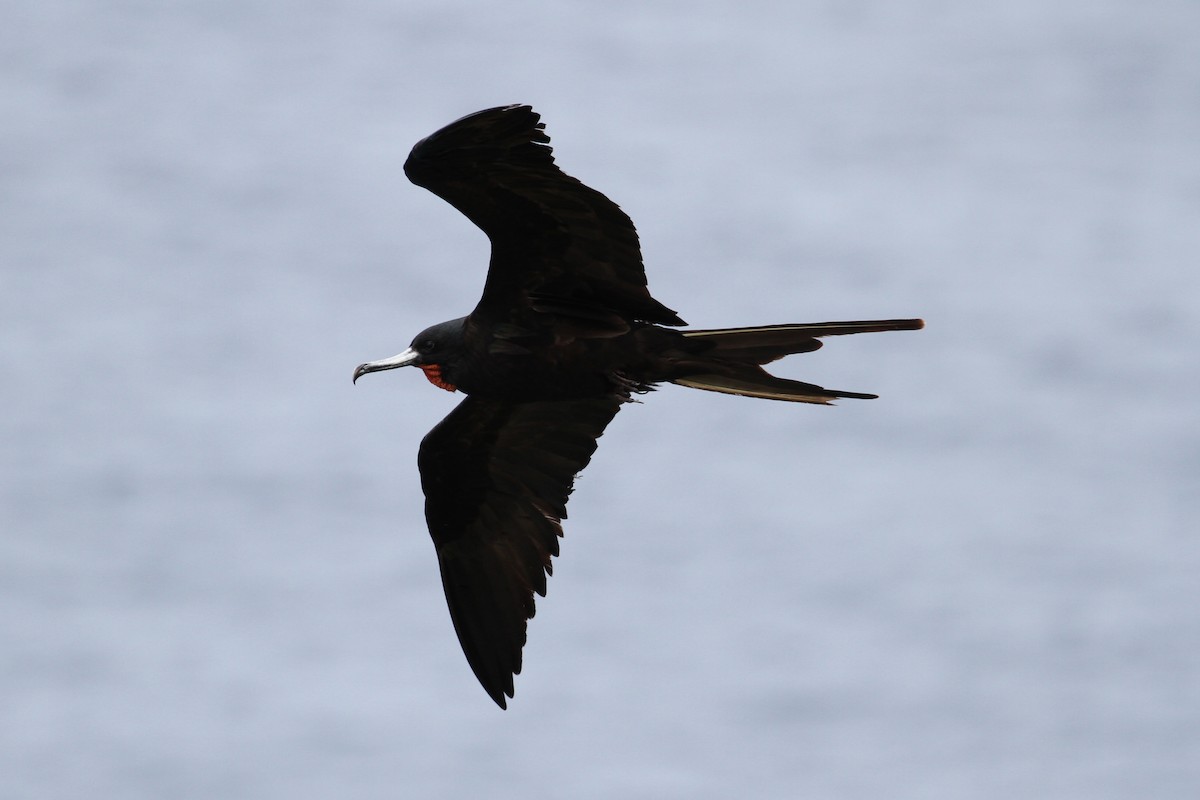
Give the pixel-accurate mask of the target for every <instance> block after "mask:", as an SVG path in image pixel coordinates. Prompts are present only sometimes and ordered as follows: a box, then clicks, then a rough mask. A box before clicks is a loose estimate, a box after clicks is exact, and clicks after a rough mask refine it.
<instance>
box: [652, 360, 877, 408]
mask: <svg viewBox="0 0 1200 800" xmlns="http://www.w3.org/2000/svg"><path fill="white" fill-rule="evenodd" d="M750 370H754V371H755V372H757V373H758V374H754V372H750ZM672 383H677V384H679V385H680V386H689V387H691V388H693V389H704V390H706V391H710V392H722V393H723V394H740V395H742V396H744V397H761V398H763V399H764V400H787V401H790V402H793V403H819V404H821V405H829V404H830V403H831V402H832V401H834V400H836V399H837V398H839V397H851V398H855V399H857V400H874V399H875V398H876V397H878V396H879V395H877V394H863V393H862V392H843V391H839V390H837V389H826V388H824V387H822V386H817V385H816V384H815V383H804V382H803V381H793V380H788V379H787V378H777V377H775V376H774V375H772V374H771V373H769V372H767V371H766V370H764V369H762V368H761V367H748V368H747V369H746V371H745V372H744V373H743V374H741V375H718V374H715V373H710V374H707V375H689V376H687V377H686V378H676V379H675V380H674V381H672Z"/></svg>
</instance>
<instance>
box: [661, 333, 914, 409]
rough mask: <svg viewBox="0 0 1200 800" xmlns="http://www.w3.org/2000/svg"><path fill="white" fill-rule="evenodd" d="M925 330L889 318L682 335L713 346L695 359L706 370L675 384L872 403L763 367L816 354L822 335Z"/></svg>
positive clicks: (770, 397)
mask: <svg viewBox="0 0 1200 800" xmlns="http://www.w3.org/2000/svg"><path fill="white" fill-rule="evenodd" d="M923 327H925V323H924V322H923V321H922V320H919V319H885V320H866V321H856V322H817V323H811V324H804V325H764V326H760V327H754V328H721V329H713V330H699V331H680V333H681V334H682V335H683V336H685V337H689V338H698V339H700V340H701V341H702V342H703V343H704V344H706V345H709V347H708V348H707V349H705V350H703V352H702V354H701V353H697V354H695V355H693V357H692V358H696V356H700V359H703V366H702V367H701V366H700V365H699V364H698V365H697V366H698V367H700V368H697V369H696V370H695V371H694V372H692V371H689V372H688V374H686V375H683V376H681V377H678V378H675V379H673V381H672V382H673V383H677V384H679V385H680V386H690V387H692V388H694V389H704V390H706V391H710V392H723V393H725V394H740V395H745V396H747V397H761V398H765V399H768V400H787V401H791V402H795V403H821V404H828V403H830V402H831V401H832V400H834V399H837V398H839V397H848V398H855V399H861V400H871V399H873V398H875V397H878V395H874V394H864V393H862V392H846V391H841V390H838V389H826V388H824V387H821V386H817V385H816V384H812V383H804V382H802V381H793V380H789V379H787V378H778V377H776V376H774V375H772V374H771V373H769V372H767V371H766V370H764V369H763V368H762V366H761V365H762V364H769V363H770V362H772V361H775V360H777V359H780V358H783V357H784V356H787V355H792V354H794V353H808V352H811V351H813V350H816V349H818V348H819V347H820V346H821V341H820V338H819V337H822V336H842V335H846V334H851V333H877V332H883V331H913V330H920V329H921V328H923ZM700 359H696V360H697V361H699V360H700ZM688 360H691V359H688Z"/></svg>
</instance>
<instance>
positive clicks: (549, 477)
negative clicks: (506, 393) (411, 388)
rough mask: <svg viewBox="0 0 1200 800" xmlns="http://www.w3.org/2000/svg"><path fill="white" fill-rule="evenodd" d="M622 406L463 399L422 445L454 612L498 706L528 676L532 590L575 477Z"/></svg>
mask: <svg viewBox="0 0 1200 800" xmlns="http://www.w3.org/2000/svg"><path fill="white" fill-rule="evenodd" d="M620 405H621V401H620V400H619V399H617V398H589V399H583V400H563V401H536V402H523V403H521V402H512V401H501V400H490V399H481V398H477V397H468V398H466V399H465V400H463V402H462V403H460V404H459V405H458V407H457V408H455V409H454V411H452V412H451V413H450V415H449V416H447V417H446V419H444V420H442V422H441V423H439V424H438V425H437V426H436V427H435V428H434V429H433V430H432V431H430V432H429V434H428V435H427V436H426V437H425V439H424V441H422V442H421V449H420V453H419V455H418V465H419V466H420V470H421V486H422V488H423V489H424V491H425V517H426V520H427V521H428V523H429V531H430V534H431V535H432V537H433V541H434V545H435V546H436V548H437V555H438V563H439V565H440V568H441V574H442V585H443V588H444V589H445V591H446V602H447V605H448V606H449V608H450V618H451V620H452V621H453V622H454V630H455V631H456V632H457V634H458V639H459V642H460V643H461V644H462V648H463V653H464V654H465V655H466V657H467V662H468V663H469V664H470V665H471V669H472V670H473V671H474V672H475V676H476V677H477V678H478V679H479V682H480V683H481V684H482V685H483V688H484V689H485V690H486V691H487V693H488V694H489V695H491V697H492V699H493V700H495V701H496V703H498V704H499V705H500V707H501V708H504V707H505V706H506V700H505V696H508V697H512V695H513V676H514V675H515V674H517V673H519V672H520V671H521V649H522V648H523V647H524V645H525V636H526V627H527V621H528V620H529V619H530V618H531V617H533V615H534V611H535V605H534V593H537V594H540V595H543V596H545V594H546V577H547V576H548V575H549V574H550V573H551V571H552V565H551V561H550V559H551V557H552V556H557V555H558V552H559V548H558V539H559V537H560V536H562V525H561V521H562V520H563V519H565V518H566V516H567V511H566V505H567V498H568V496H569V495H570V494H571V490H572V488H573V486H574V481H575V476H576V475H577V474H578V473H579V472H580V471H581V470H582V469H583V468H584V467H585V466H587V463H588V461H590V460H591V457H592V453H594V452H595V450H596V439H597V438H598V437H599V436H600V435H601V434H602V433H603V432H604V428H605V427H606V426H607V425H608V423H609V422H610V421H611V420H612V418H613V417H614V416H615V415H616V413H617V410H618V409H619V408H620Z"/></svg>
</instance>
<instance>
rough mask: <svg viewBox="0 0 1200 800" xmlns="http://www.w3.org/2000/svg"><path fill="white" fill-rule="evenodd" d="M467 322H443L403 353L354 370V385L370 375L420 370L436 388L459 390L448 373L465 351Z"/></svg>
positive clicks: (426, 332) (370, 362) (462, 320)
mask: <svg viewBox="0 0 1200 800" xmlns="http://www.w3.org/2000/svg"><path fill="white" fill-rule="evenodd" d="M465 322H466V318H465V317H463V318H462V319H452V320H450V321H449V322H440V323H438V324H437V325H434V326H432V327H429V328H426V329H425V330H423V331H421V332H420V333H418V334H417V335H416V337H415V338H414V339H413V340H412V344H411V345H409V346H408V349H407V350H405V351H404V352H403V353H399V354H397V355H394V356H392V357H391V358H385V359H382V360H380V361H368V362H367V363H366V364H359V365H358V368H357V369H355V370H354V382H355V383H357V382H358V379H359V378H361V377H362V376H363V375H366V374H367V373H368V372H381V371H383V370H385V369H395V368H396V367H420V369H421V371H422V372H424V373H425V377H426V378H428V379H429V382H430V383H432V384H433V385H434V386H436V387H438V388H439V389H445V390H446V391H448V392H453V391H455V390H456V389H457V388H458V387H457V386H455V385H454V384H453V383H451V382H450V381H449V380H448V379H447V377H446V375H445V370H446V369H447V367H448V365H450V364H451V363H453V362H454V361H455V360H456V359H455V356H456V355H457V354H458V352H459V351H460V350H461V348H462V344H463V328H464V324H465Z"/></svg>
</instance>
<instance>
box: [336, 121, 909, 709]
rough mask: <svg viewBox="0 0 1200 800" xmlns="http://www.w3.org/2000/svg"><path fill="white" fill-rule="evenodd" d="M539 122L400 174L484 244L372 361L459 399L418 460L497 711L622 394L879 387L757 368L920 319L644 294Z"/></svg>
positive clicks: (446, 150)
mask: <svg viewBox="0 0 1200 800" xmlns="http://www.w3.org/2000/svg"><path fill="white" fill-rule="evenodd" d="M549 142H550V138H549V136H547V135H546V132H545V129H544V125H543V123H542V122H541V121H540V116H539V115H538V114H536V113H535V112H534V111H533V109H532V108H530V107H529V106H527V105H510V106H503V107H499V108H491V109H487V110H484V111H479V112H477V113H475V114H471V115H469V116H466V117H463V118H462V119H460V120H458V121H457V122H453V123H451V124H450V125H447V126H446V127H444V128H442V129H441V130H439V131H437V132H436V133H434V134H432V135H430V136H428V137H427V138H425V139H423V140H421V141H420V142H418V143H417V144H416V146H415V147H413V150H412V153H411V154H410V155H409V157H408V160H407V161H406V162H405V164H404V174H405V175H407V176H408V178H409V180H411V181H412V182H413V183H415V184H416V185H418V186H423V187H425V188H426V189H428V190H429V191H431V192H433V193H434V194H436V195H437V196H438V197H441V198H442V199H443V200H445V201H446V202H448V203H450V205H452V206H454V207H455V208H457V209H458V210H459V211H460V212H462V213H463V214H465V215H466V216H467V218H468V219H470V220H471V221H472V222H473V223H475V224H476V225H477V226H479V227H480V228H481V229H482V230H483V232H484V233H486V234H487V236H488V238H489V239H490V240H491V263H490V264H489V266H488V273H487V279H486V281H485V283H484V286H483V296H482V297H481V298H480V300H479V303H478V305H476V306H475V309H474V310H473V311H472V312H471V313H470V314H468V315H467V316H465V317H460V318H458V319H453V320H450V321H448V322H442V323H439V324H437V325H434V326H432V327H430V328H427V329H425V330H423V331H421V333H419V334H417V336H416V338H414V339H413V340H412V344H411V345H410V346H409V347H408V349H406V350H405V351H404V352H402V353H400V354H399V355H396V356H393V357H391V358H385V359H383V360H380V361H370V362H367V363H365V364H362V365H360V366H359V367H358V368H357V369H355V370H354V380H355V381H357V380H358V379H359V378H360V377H362V376H363V375H365V374H367V373H368V372H379V371H381V370H388V369H395V368H397V367H405V366H414V367H418V368H419V369H421V370H422V371H423V372H424V373H425V377H426V378H428V379H429V382H430V383H432V384H433V385H434V386H437V387H439V388H441V389H445V390H447V391H450V392H454V391H460V392H462V393H463V394H464V395H465V396H466V397H465V399H464V400H463V401H462V402H461V403H459V405H458V406H457V407H456V408H455V409H454V410H453V411H451V412H450V414H449V416H447V417H446V418H445V419H444V420H442V421H441V422H440V423H439V424H438V425H437V426H435V427H434V428H433V430H431V431H430V432H429V434H428V435H426V436H425V438H424V440H423V441H422V442H421V446H420V450H419V453H418V456H417V464H418V467H419V469H420V473H421V487H422V489H423V490H424V493H425V519H426V522H427V523H428V526H429V532H430V534H431V536H432V537H433V542H434V545H435V547H436V550H437V558H438V565H439V566H440V568H441V575H442V585H443V587H444V589H445V592H446V602H447V604H448V605H449V607H450V618H451V620H452V621H453V623H454V629H455V631H456V632H457V634H458V640H459V642H460V643H461V645H462V649H463V653H464V654H465V655H466V657H467V662H468V663H469V664H470V666H471V669H472V670H473V671H474V673H475V676H476V677H477V678H478V679H479V682H480V683H481V684H482V685H483V688H484V689H485V690H486V691H487V693H488V694H489V695H490V696H491V698H492V699H493V700H494V701H495V702H496V703H497V704H498V705H499V706H500V707H501V708H506V707H507V701H506V698H511V697H512V696H513V676H514V675H516V674H518V673H520V671H521V650H522V648H523V647H524V645H525V636H526V625H527V621H528V620H529V619H530V618H531V617H533V615H534V594H535V593H536V594H539V595H542V596H545V594H546V578H547V576H548V575H550V574H551V557H552V556H557V555H558V552H559V547H558V540H559V537H560V536H562V520H563V519H565V518H566V516H567V509H566V504H567V497H568V495H570V493H571V489H572V486H573V484H574V480H575V476H576V475H577V474H578V473H579V472H580V471H581V470H582V469H583V468H584V467H586V466H587V464H588V461H589V460H590V459H591V457H592V454H593V453H594V452H595V450H596V440H597V439H598V438H599V436H600V435H601V434H602V433H603V432H604V429H605V427H606V426H607V425H608V423H609V422H611V421H612V419H613V417H614V416H616V413H617V411H618V410H619V409H620V408H621V407H622V405H624V404H625V403H628V402H630V401H631V400H632V399H633V396H634V395H636V394H642V393H645V392H649V391H651V390H652V389H653V388H654V387H655V385H657V384H660V383H675V384H678V385H681V386H690V387H693V388H696V389H706V390H709V391H714V392H724V393H726V394H737V395H745V396H747V397H762V398H767V399H771V400H788V401H793V402H798V403H821V404H828V403H829V402H830V401H831V400H833V399H835V398H840V397H847V398H861V399H869V398H873V397H876V395H873V394H862V393H860V392H846V391H838V390H834V389H825V388H822V387H820V386H816V385H814V384H811V383H802V382H800V381H795V380H788V379H785V378H778V377H776V376H774V375H771V374H770V373H768V372H767V371H766V370H764V369H763V367H762V365H763V364H767V363H769V362H772V361H775V360H777V359H779V358H782V357H783V356H787V355H791V354H793V353H807V352H810V351H813V350H816V349H817V348H819V347H820V346H821V338H822V337H825V336H839V335H844V334H851V333H868V332H876V331H899V330H916V329H919V328H921V327H923V325H924V323H923V322H922V321H921V320H919V319H888V320H872V321H861V322H819V323H813V324H797V325H767V326H756V327H749V328H726V329H720V330H677V328H678V327H680V326H683V325H685V324H686V323H685V322H684V321H683V320H682V319H680V318H679V316H678V315H677V314H676V313H675V312H674V311H673V310H671V309H669V308H667V307H666V306H664V305H663V304H662V303H660V302H658V301H657V300H655V299H654V298H653V297H651V296H650V292H649V289H648V288H647V286H646V273H645V269H644V267H643V266H642V256H641V249H640V247H639V244H638V236H637V232H636V231H635V230H634V226H633V223H632V222H631V221H630V219H629V217H628V216H626V215H625V213H624V212H623V211H621V209H620V208H618V207H617V205H616V204H615V203H613V202H612V201H611V200H609V199H608V198H607V197H605V196H604V195H603V194H601V193H600V192H598V191H596V190H595V189H592V188H590V187H588V186H585V185H584V184H582V183H580V182H579V181H578V180H576V179H575V178H572V177H570V176H569V175H566V174H565V173H563V172H562V171H561V170H559V168H558V167H557V166H556V165H555V163H554V156H553V154H552V152H551V148H550V146H549Z"/></svg>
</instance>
